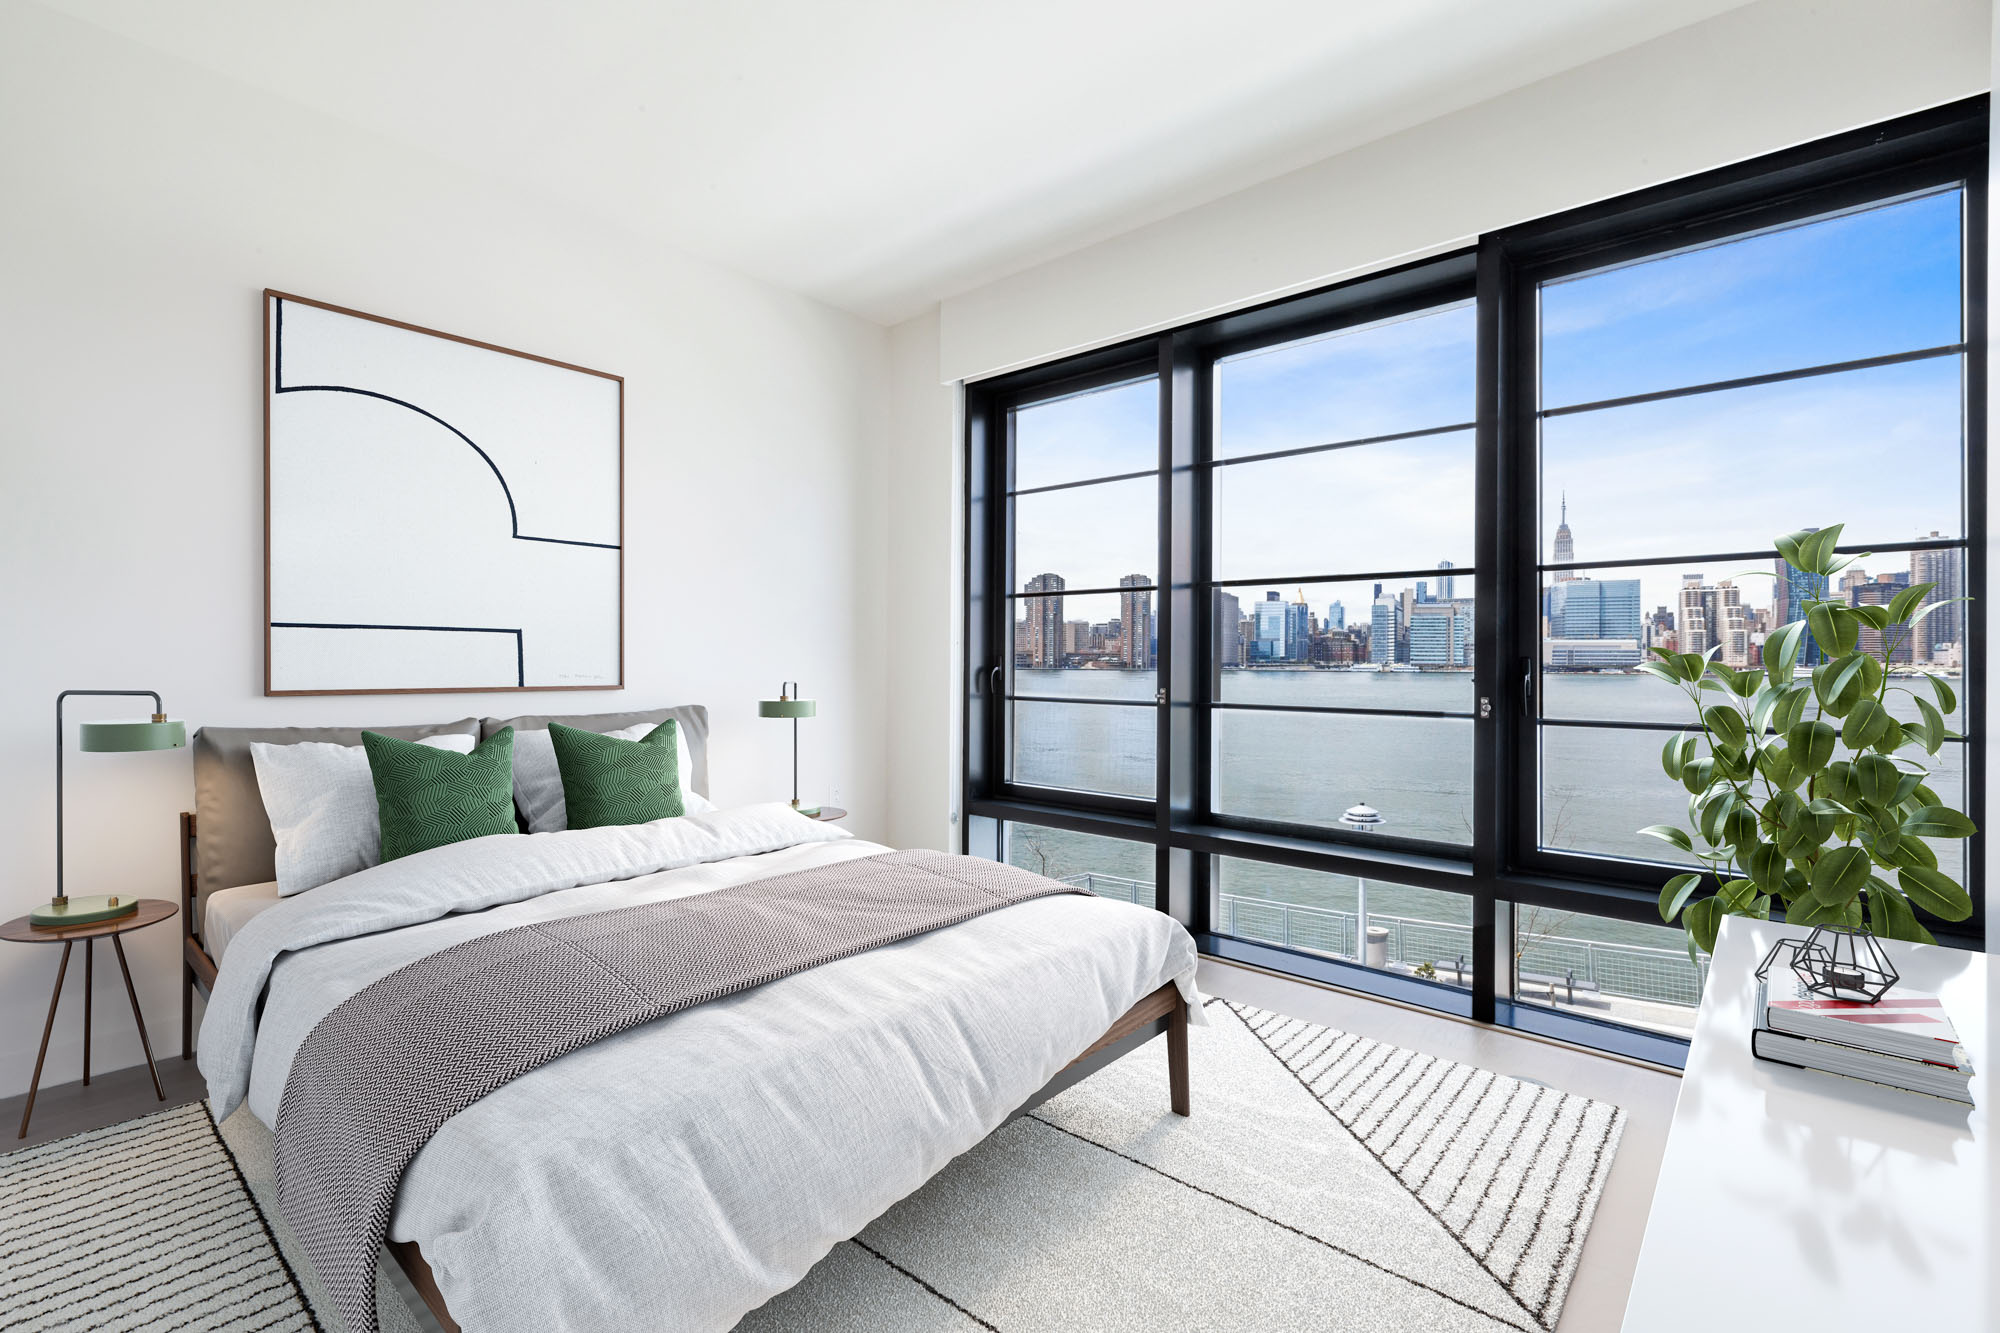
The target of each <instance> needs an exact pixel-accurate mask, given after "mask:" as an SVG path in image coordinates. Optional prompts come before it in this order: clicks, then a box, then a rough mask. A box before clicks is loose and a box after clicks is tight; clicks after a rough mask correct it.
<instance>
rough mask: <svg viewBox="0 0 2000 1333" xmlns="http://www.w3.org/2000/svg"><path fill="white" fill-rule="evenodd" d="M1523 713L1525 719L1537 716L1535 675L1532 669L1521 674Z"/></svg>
mask: <svg viewBox="0 0 2000 1333" xmlns="http://www.w3.org/2000/svg"><path fill="white" fill-rule="evenodd" d="M1521 713H1522V715H1523V716H1524V717H1533V716H1534V715H1535V673H1534V670H1533V669H1532V668H1528V669H1524V670H1523V671H1522V672H1521Z"/></svg>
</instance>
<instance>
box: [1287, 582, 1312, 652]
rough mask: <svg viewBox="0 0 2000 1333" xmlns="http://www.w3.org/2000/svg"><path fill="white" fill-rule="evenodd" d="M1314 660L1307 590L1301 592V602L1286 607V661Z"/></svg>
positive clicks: (1290, 603)
mask: <svg viewBox="0 0 2000 1333" xmlns="http://www.w3.org/2000/svg"><path fill="white" fill-rule="evenodd" d="M1311 659H1312V610H1311V608H1309V607H1308V606H1307V605H1306V595H1305V590H1304V589H1303V588H1302V589H1300V590H1299V600H1298V601H1296V602H1288V603H1287V604H1286V605H1285V660H1286V661H1287V662H1306V661H1310V660H1311Z"/></svg>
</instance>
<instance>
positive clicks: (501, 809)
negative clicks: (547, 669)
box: [361, 727, 521, 861]
mask: <svg viewBox="0 0 2000 1333" xmlns="http://www.w3.org/2000/svg"><path fill="white" fill-rule="evenodd" d="M361 744H362V746H363V747H364V748H365V749H366V750H367V751H368V770H369V772H371V773H373V774H374V775H375V803H376V805H377V806H379V807H380V808H381V811H382V859H383V860H384V861H393V860H395V859H396V858H397V857H400V856H408V855H410V853H412V852H424V851H429V850H430V849H431V848H433V847H442V846H444V845H445V844H446V843H452V842H464V841H465V840H466V839H467V838H483V837H485V836H487V835H488V834H489V833H519V832H520V831H521V830H520V828H519V826H517V825H516V824H515V823H514V729H513V728H512V727H503V728H501V729H500V730H499V731H498V732H495V733H494V734H493V735H492V736H490V737H488V738H487V739H486V740H485V741H484V742H483V743H482V744H481V745H480V746H479V747H478V748H477V749H475V750H474V751H473V752H472V753H471V754H453V753H452V752H451V751H450V750H440V749H436V748H434V747H432V746H429V745H416V744H413V743H412V742H410V741H399V740H397V739H395V738H394V737H393V736H382V735H378V734H376V733H375V732H372V731H364V732H362V733H361Z"/></svg>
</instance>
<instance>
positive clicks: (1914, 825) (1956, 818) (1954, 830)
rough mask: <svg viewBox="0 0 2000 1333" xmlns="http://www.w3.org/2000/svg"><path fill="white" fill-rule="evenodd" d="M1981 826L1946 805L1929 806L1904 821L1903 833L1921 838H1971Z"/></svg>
mask: <svg viewBox="0 0 2000 1333" xmlns="http://www.w3.org/2000/svg"><path fill="white" fill-rule="evenodd" d="M1978 831H1979V826H1978V825H1977V824H1974V823H1973V822H1972V821H1971V820H1970V819H1967V818H1966V817H1965V816H1964V815H1962V814H1960V813H1959V812H1958V811H1956V810H1954V809H1952V808H1951V807H1950V806H1946V805H1927V806H1925V807H1923V808H1922V809H1921V810H1918V811H1917V812H1916V813H1915V814H1913V815H1911V816H1910V817H1909V818H1908V819H1905V820H1904V821H1903V832H1905V833H1910V834H1914V835H1916V836H1917V837H1919V838H1969V837H1971V836H1972V835H1973V834H1975V833H1977V832H1978Z"/></svg>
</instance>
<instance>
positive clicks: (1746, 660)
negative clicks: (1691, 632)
mask: <svg viewBox="0 0 2000 1333" xmlns="http://www.w3.org/2000/svg"><path fill="white" fill-rule="evenodd" d="M1710 624H1711V625H1712V626H1713V633H1714V635H1715V640H1714V642H1715V644H1716V645H1719V646H1720V647H1721V648H1722V651H1721V652H1720V653H1719V654H1717V656H1718V658H1719V659H1720V660H1721V662H1722V664H1723V665H1724V666H1732V667H1747V666H1749V665H1750V608H1749V607H1747V606H1745V605H1744V604H1743V590H1742V589H1741V588H1739V587H1737V586H1736V585H1735V584H1734V583H1732V582H1730V581H1729V580H1727V579H1724V580H1723V581H1722V582H1721V583H1718V584H1716V585H1715V618H1714V620H1712V621H1711V622H1710Z"/></svg>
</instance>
